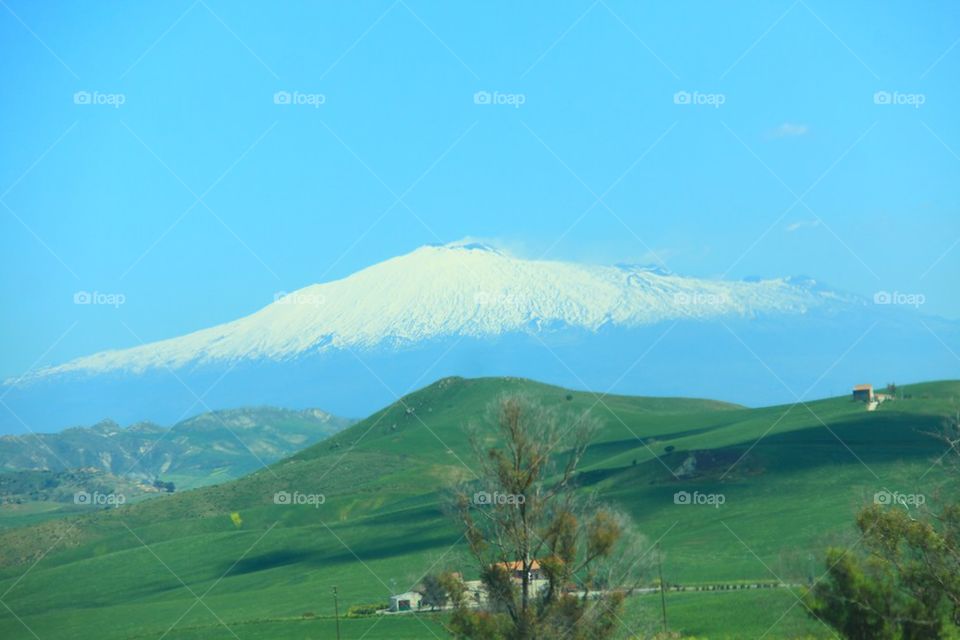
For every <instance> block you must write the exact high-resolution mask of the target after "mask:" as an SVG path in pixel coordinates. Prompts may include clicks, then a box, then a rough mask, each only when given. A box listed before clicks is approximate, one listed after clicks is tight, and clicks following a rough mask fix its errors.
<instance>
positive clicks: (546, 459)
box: [453, 396, 647, 640]
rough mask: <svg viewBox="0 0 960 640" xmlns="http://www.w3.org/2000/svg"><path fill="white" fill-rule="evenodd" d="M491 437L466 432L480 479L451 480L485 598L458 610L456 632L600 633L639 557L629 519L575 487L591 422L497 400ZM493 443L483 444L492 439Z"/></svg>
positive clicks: (632, 580) (572, 636)
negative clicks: (457, 484)
mask: <svg viewBox="0 0 960 640" xmlns="http://www.w3.org/2000/svg"><path fill="white" fill-rule="evenodd" d="M495 411H496V416H495V419H494V420H493V422H495V424H496V425H497V431H496V435H495V436H494V435H493V434H490V433H489V431H487V432H486V433H485V432H483V431H477V432H475V433H474V434H473V441H474V446H475V449H476V454H477V458H478V460H479V461H480V467H479V469H480V471H479V475H480V481H479V484H473V485H469V486H460V487H458V488H457V490H456V493H455V500H454V503H455V513H456V517H457V518H458V519H459V521H460V522H461V524H462V526H463V527H464V530H465V535H466V539H467V542H468V545H469V549H470V552H471V555H472V557H473V560H474V561H475V563H476V565H477V569H478V570H479V574H480V578H481V581H482V584H483V587H484V590H485V595H486V600H485V604H484V606H483V607H482V608H481V609H480V610H476V611H474V610H470V609H468V608H467V607H466V606H461V607H458V608H457V611H456V613H455V615H454V619H453V626H454V629H455V630H456V631H457V632H458V633H459V634H460V636H461V637H466V638H481V637H482V638H491V637H492V638H496V637H502V638H507V639H510V640H527V639H530V638H544V637H549V638H564V639H565V640H579V639H581V638H583V639H586V638H591V639H602V638H606V637H609V636H610V635H611V634H612V633H613V631H614V630H615V629H616V627H617V625H618V624H619V622H618V621H617V619H618V613H619V611H620V609H621V607H622V603H623V600H624V598H625V597H626V595H628V594H629V593H630V591H632V590H633V589H634V588H635V586H636V585H637V583H638V580H639V578H638V576H639V575H640V573H641V570H642V569H645V568H646V567H647V564H646V563H644V561H643V560H644V558H643V551H642V550H641V543H642V539H641V538H640V536H639V535H638V534H636V533H635V531H634V528H633V526H632V524H631V523H630V521H629V519H628V518H627V517H626V516H625V515H624V514H622V513H620V512H618V511H617V510H615V509H613V508H611V507H608V506H604V505H602V504H600V503H599V502H597V501H596V500H595V499H594V498H591V497H589V496H584V495H582V493H581V492H577V491H575V490H574V489H575V484H576V482H575V481H576V477H577V476H576V471H577V466H578V465H579V463H580V462H581V460H582V459H583V456H584V454H585V453H586V451H587V446H588V444H589V442H590V439H591V437H592V435H593V433H594V432H595V430H596V428H597V424H596V422H595V421H594V420H592V419H591V418H590V416H588V415H579V416H568V419H567V420H563V419H562V418H561V416H560V415H559V414H558V413H557V412H555V411H550V410H547V409H545V408H543V407H542V406H540V405H538V404H537V403H535V402H533V401H532V400H530V399H529V398H526V397H522V396H505V397H503V398H501V399H500V401H499V402H498V403H497V405H496V408H495ZM492 444H493V445H495V446H491V445H492Z"/></svg>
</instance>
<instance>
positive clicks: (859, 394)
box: [853, 384, 874, 402]
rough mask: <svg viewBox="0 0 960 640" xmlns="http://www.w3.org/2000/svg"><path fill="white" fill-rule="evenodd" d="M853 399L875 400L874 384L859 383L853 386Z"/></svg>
mask: <svg viewBox="0 0 960 640" xmlns="http://www.w3.org/2000/svg"><path fill="white" fill-rule="evenodd" d="M853 399H854V400H858V401H860V402H873V401H874V397H873V385H872V384H858V385H857V386H855V387H854V388H853Z"/></svg>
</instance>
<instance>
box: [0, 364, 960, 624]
mask: <svg viewBox="0 0 960 640" xmlns="http://www.w3.org/2000/svg"><path fill="white" fill-rule="evenodd" d="M905 391H906V392H907V395H909V396H910V397H909V398H908V399H903V400H897V401H895V402H890V403H884V404H882V405H881V406H880V407H879V408H878V410H877V411H875V412H867V411H866V410H865V408H864V405H862V404H860V403H854V402H852V401H850V400H849V399H848V398H836V399H827V400H821V401H816V402H810V403H808V404H807V405H797V406H793V407H790V406H782V407H769V408H763V409H746V408H743V407H739V406H736V405H730V404H725V403H721V402H713V401H705V400H690V399H661V398H631V397H622V396H608V397H605V398H602V399H599V400H598V398H597V397H596V396H594V395H592V394H589V393H581V392H573V391H567V390H564V389H559V388H556V387H550V386H547V385H542V384H539V383H535V382H530V381H526V380H519V379H477V380H463V379H457V378H450V379H444V380H441V381H439V382H437V383H435V384H433V385H430V386H429V387H427V388H425V389H422V390H420V391H418V392H415V393H413V394H411V395H409V396H407V397H405V398H404V399H403V401H402V402H398V403H396V404H394V405H391V406H389V407H387V408H385V409H383V410H382V411H379V412H377V413H376V414H374V415H372V416H370V417H369V418H367V419H365V420H362V421H361V422H359V423H357V424H355V425H353V426H352V427H350V428H348V429H346V430H344V431H342V432H341V433H339V434H337V435H336V436H333V437H332V438H330V439H329V440H326V441H324V442H321V443H319V444H317V445H314V446H313V447H310V448H309V449H306V450H304V451H302V452H300V453H299V454H296V455H294V456H293V457H291V458H288V459H285V460H282V461H280V462H277V463H276V464H273V465H271V467H270V468H269V469H265V470H261V471H258V472H256V473H254V474H252V475H250V476H247V477H244V478H241V479H239V480H236V481H232V482H228V483H225V484H221V485H216V486H210V487H204V488H201V489H196V490H192V491H187V492H183V493H179V494H176V495H173V496H170V497H164V498H160V499H156V500H151V501H148V502H144V503H140V504H135V505H128V506H125V507H123V508H120V509H110V510H100V511H95V512H91V513H89V514H85V515H81V516H78V517H71V518H69V519H65V520H57V521H51V522H44V523H41V524H37V525H34V526H31V527H25V528H17V529H13V530H8V531H2V532H0V594H2V595H0V600H2V602H4V603H5V604H6V605H7V606H9V609H6V608H4V607H0V637H4V638H7V637H10V638H20V637H24V638H28V637H33V636H32V635H30V632H29V631H27V628H29V629H31V630H32V631H33V632H35V633H36V635H37V636H39V637H40V638H44V639H46V638H60V637H70V638H77V639H83V638H98V639H100V638H105V639H109V638H135V637H154V638H157V637H160V636H161V635H163V634H164V633H166V635H165V636H164V637H165V638H191V639H193V638H230V637H234V635H233V634H236V636H238V637H241V638H248V637H249V638H260V637H263V638H268V637H269V638H281V639H282V638H326V637H330V629H331V626H330V625H331V621H330V620H329V618H328V616H330V615H332V613H333V601H332V598H331V595H330V593H331V588H332V586H333V585H337V586H338V588H339V593H340V601H341V610H342V611H344V610H346V608H347V607H348V606H349V605H352V604H358V603H369V602H386V600H387V598H388V596H389V595H390V593H396V592H401V591H405V590H407V589H409V588H410V587H411V586H413V585H414V584H416V583H417V582H418V581H419V579H420V577H421V576H422V575H423V574H424V573H425V572H427V571H428V570H430V569H431V567H435V568H436V567H458V568H459V567H461V566H462V567H463V569H464V570H465V571H467V573H470V571H469V566H468V565H466V564H464V563H463V557H462V550H463V549H462V545H461V544H460V542H461V541H460V538H459V536H460V532H459V531H458V530H457V529H456V528H455V527H454V526H452V524H451V523H450V521H449V519H448V518H447V517H445V516H444V515H443V512H442V508H441V505H442V502H443V499H444V487H445V486H446V485H447V484H448V483H449V482H451V481H453V480H458V479H469V478H470V477H471V473H472V472H471V464H472V460H471V453H470V451H469V447H468V444H467V436H466V433H465V431H464V425H466V424H468V423H471V422H474V423H476V424H477V425H478V427H480V428H482V425H483V422H484V418H485V417H486V415H487V407H488V405H489V403H490V402H491V401H492V400H493V399H495V398H496V397H497V396H499V395H500V394H502V393H505V392H523V393H526V394H528V395H530V396H533V397H536V398H537V399H539V400H540V401H541V402H543V403H544V404H546V405H550V406H554V407H557V408H559V409H562V410H569V413H570V414H571V415H574V414H577V413H579V412H581V411H584V410H591V412H592V413H593V414H594V415H595V416H596V417H597V419H598V420H600V421H601V422H602V425H603V426H602V430H601V432H600V434H599V437H598V439H597V440H596V441H595V442H594V443H593V445H592V447H591V449H590V451H589V452H588V455H587V457H586V464H585V466H584V473H583V474H582V475H581V477H580V483H581V485H582V486H583V490H584V491H589V490H595V491H598V492H599V493H600V494H601V495H602V496H604V497H605V498H606V499H608V500H612V501H615V502H617V503H619V504H620V505H621V506H622V507H623V508H624V509H626V510H628V511H629V512H631V513H632V515H633V516H634V518H635V519H636V521H637V523H638V525H639V526H640V528H641V530H642V531H643V532H644V533H645V534H646V535H647V536H648V537H649V538H650V540H651V542H652V541H656V540H659V542H660V544H661V546H662V548H663V549H664V551H665V553H666V559H665V563H664V567H663V570H664V577H665V579H667V580H668V581H670V582H674V583H683V584H687V585H693V584H697V583H703V582H715V581H726V582H729V581H746V580H751V581H755V580H764V581H771V580H772V581H776V580H778V579H780V578H782V579H783V580H785V581H787V582H793V581H798V580H804V579H806V578H807V577H817V576H819V575H820V573H821V572H822V567H821V561H820V557H821V554H822V550H823V548H824V546H825V545H826V544H828V543H830V542H843V541H845V540H847V541H849V542H850V543H852V542H854V538H853V537H852V533H853V532H852V530H851V526H850V523H851V520H852V514H853V513H854V512H855V510H856V509H857V508H858V507H859V506H861V505H863V504H864V503H866V502H868V501H871V500H872V499H873V495H874V494H875V493H876V492H878V491H882V490H888V491H891V492H892V491H899V492H901V493H908V492H909V493H914V492H920V493H924V494H925V495H927V496H928V500H929V501H933V500H936V494H937V487H939V486H940V484H941V482H942V475H941V472H940V470H939V468H938V467H936V466H932V465H933V462H934V460H935V459H936V458H937V456H939V455H940V453H941V452H942V447H940V446H939V445H938V443H937V442H936V441H935V440H933V439H932V438H930V437H928V436H926V435H924V433H923V432H924V431H929V430H935V429H936V428H937V427H938V426H939V422H940V420H941V416H942V415H944V414H946V413H947V412H948V411H950V410H951V408H954V407H955V406H956V405H957V402H958V399H960V382H939V383H929V384H922V385H913V386H911V387H908V388H905ZM278 492H280V493H281V496H283V495H286V494H290V496H296V495H314V494H322V495H323V497H324V502H323V504H320V505H313V504H292V502H295V501H296V500H295V498H291V499H290V500H287V501H285V500H284V499H283V498H281V500H280V502H281V504H277V503H276V502H275V496H276V494H277V493H278ZM284 492H286V493H284ZM677 492H687V493H689V494H691V495H702V494H720V495H722V496H723V499H724V503H723V504H722V506H719V507H714V506H709V505H705V504H676V502H675V498H674V496H675V494H676V493H677ZM231 514H236V517H235V518H231ZM237 521H239V522H237ZM198 597H199V598H202V602H201V601H198ZM648 600H649V598H646V597H638V598H636V599H635V601H633V602H631V610H633V609H634V608H636V609H637V610H642V611H646V612H647V613H646V616H647V617H650V618H655V616H656V608H657V606H658V605H659V603H658V602H653V601H648ZM795 602H796V600H795V598H794V597H793V596H792V594H791V593H790V592H789V590H786V589H781V590H770V591H767V592H763V593H760V592H757V593H749V592H731V593H709V594H696V593H684V594H672V595H671V598H670V600H669V601H668V607H671V608H676V613H675V614H674V615H671V616H670V617H671V626H672V628H674V629H684V630H686V631H689V632H690V633H697V634H700V635H705V636H708V637H724V635H729V636H730V637H737V628H738V627H737V624H738V623H741V622H744V621H747V620H749V625H750V628H751V629H754V628H756V629H758V630H759V631H758V633H757V634H756V635H760V634H761V633H763V631H764V630H765V629H767V628H771V627H772V630H771V631H770V633H769V634H768V635H767V636H766V637H768V638H777V637H796V636H799V635H807V634H810V635H814V636H824V637H829V635H828V634H826V631H825V630H824V628H823V627H822V626H820V625H819V624H818V623H816V622H815V621H810V620H807V619H806V617H805V615H804V614H803V609H802V607H800V606H799V605H797V606H795V607H793V608H792V609H789V613H787V614H786V615H783V616H782V617H781V615H782V614H784V612H785V611H787V610H788V608H789V607H790V606H791V605H792V604H794V603H795ZM732 612H736V613H735V614H733V613H732ZM304 614H310V615H306V616H305V615H304ZM642 617H643V616H640V615H638V616H632V617H630V619H629V620H625V625H626V626H628V627H632V626H633V625H634V624H635V622H636V620H639V619H640V618H642ZM442 622H443V619H442V617H439V618H436V619H429V620H427V619H423V620H422V619H420V617H419V616H417V617H413V618H410V617H406V618H398V617H389V618H386V619H377V620H372V621H371V620H352V621H350V623H349V624H347V625H345V627H344V629H345V633H344V637H345V638H359V637H361V636H364V637H366V638H368V639H370V638H394V637H432V635H431V633H436V634H437V635H439V636H441V637H442V635H443V633H442V626H441V625H442ZM224 623H225V624H226V625H227V626H229V627H230V629H232V632H231V631H230V630H228V629H227V628H226V627H225V626H224ZM744 623H745V622H744ZM427 627H430V631H428V630H427ZM68 629H69V632H66V631H65V630H68ZM364 634H366V635H364ZM408 634H409V635H408ZM624 634H626V631H624Z"/></svg>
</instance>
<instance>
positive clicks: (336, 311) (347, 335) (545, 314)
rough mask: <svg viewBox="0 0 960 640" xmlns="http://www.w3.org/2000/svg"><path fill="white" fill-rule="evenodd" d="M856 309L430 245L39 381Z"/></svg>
mask: <svg viewBox="0 0 960 640" xmlns="http://www.w3.org/2000/svg"><path fill="white" fill-rule="evenodd" d="M840 302H844V303H849V302H850V299H843V298H841V297H839V296H838V295H837V294H835V293H833V292H830V291H818V290H815V289H814V287H813V286H812V283H810V282H802V283H801V284H795V283H793V282H791V281H790V280H787V279H776V280H761V281H755V282H732V281H715V280H701V279H696V278H685V277H681V276H676V275H669V274H664V273H662V272H658V271H657V270H652V269H649V268H646V267H634V266H618V267H606V266H593V265H583V264H574V263H567V262H556V261H546V260H522V259H519V258H514V257H511V256H509V255H505V254H504V253H502V252H500V251H498V250H496V249H494V248H492V247H488V246H485V245H480V244H452V245H445V246H425V247H421V248H419V249H417V250H416V251H414V252H412V253H410V254H407V255H404V256H400V257H398V258H393V259H391V260H387V261H385V262H382V263H380V264H376V265H373V266H371V267H369V268H367V269H363V270H362V271H359V272H357V273H354V274H353V275H350V276H348V277H346V278H344V279H342V280H337V281H335V282H327V283H322V284H316V285H312V286H309V287H305V288H303V289H299V290H297V291H293V292H290V293H287V294H284V295H281V296H279V298H278V299H277V300H276V301H274V302H273V303H272V304H270V305H268V306H266V307H265V308H263V309H261V310H260V311H258V312H256V313H254V314H252V315H250V316H247V317H245V318H241V319H239V320H235V321H233V322H228V323H226V324H222V325H218V326H215V327H212V328H209V329H204V330H201V331H197V332H195V333H191V334H189V335H186V336H182V337H178V338H172V339H169V340H163V341H161V342H156V343H153V344H148V345H144V346H140V347H134V348H132V349H124V350H118V351H106V352H102V353H98V354H95V355H92V356H88V357H84V358H79V359H77V360H74V361H72V362H68V363H66V364H63V365H60V366H55V367H50V368H47V369H44V370H42V371H40V372H39V374H38V375H40V376H48V375H53V374H58V373H66V372H75V371H86V372H96V373H102V372H107V371H114V370H123V371H129V372H133V373H143V372H144V371H146V370H148V369H151V368H159V367H173V368H177V367H182V366H184V365H188V364H199V365H208V364H213V363H216V362H232V361H235V360H238V359H247V360H249V359H261V358H262V359H269V360H285V359H290V358H295V357H298V356H301V355H303V354H306V353H323V352H326V351H330V350H336V349H361V350H367V349H375V348H394V349H396V348H402V347H404V346H409V345H415V344H417V343H421V342H424V341H430V340H434V339H438V338H445V337H450V336H465V337H471V338H482V337H494V336H502V335H505V334H509V333H513V332H535V331H542V330H544V329H550V328H552V329H556V328H560V327H567V328H578V329H584V330H586V331H589V332H596V331H598V330H599V329H601V328H602V327H605V326H611V327H622V328H634V327H639V326H642V325H650V324H655V323H658V322H663V321H667V320H683V319H699V320H705V319H710V318H716V317H727V316H735V317H753V316H757V315H760V314H790V315H796V314H804V313H807V312H808V311H810V310H811V309H814V308H821V307H824V306H828V305H836V304H838V303H840Z"/></svg>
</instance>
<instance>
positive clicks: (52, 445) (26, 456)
mask: <svg viewBox="0 0 960 640" xmlns="http://www.w3.org/2000/svg"><path fill="white" fill-rule="evenodd" d="M350 424H352V421H351V420H348V419H345V418H340V417H337V416H334V415H331V414H329V413H327V412H325V411H321V410H319V409H306V410H301V411H294V410H289V409H278V408H274V407H255V408H245V409H230V410H223V411H215V412H210V413H203V414H200V415H197V416H194V417H192V418H188V419H186V420H183V421H181V422H178V423H176V424H175V425H173V426H172V427H170V428H166V427H162V426H160V425H157V424H154V423H152V422H140V423H136V424H132V425H130V426H128V427H126V428H124V427H121V426H120V425H119V424H117V423H116V422H114V421H113V420H103V421H101V422H98V423H96V424H94V425H93V426H90V427H73V428H70V429H65V430H64V431H62V432H60V433H53V434H26V435H18V436H0V471H11V472H15V471H54V472H64V471H73V470H77V469H95V470H98V471H101V472H104V473H108V474H112V475H115V476H121V477H131V478H143V479H153V478H158V477H174V478H185V479H187V483H188V484H197V483H200V484H203V483H205V479H206V478H207V477H210V476H211V475H212V474H216V477H217V478H218V479H221V480H222V479H229V478H235V477H239V476H242V475H244V474H246V473H249V472H250V471H254V470H256V469H258V468H260V467H262V466H263V465H264V464H270V463H272V462H274V461H276V460H279V459H280V458H283V457H285V456H288V455H290V454H292V453H294V452H296V451H298V450H299V449H301V448H304V447H307V446H310V445H312V444H315V443H317V442H319V441H321V440H323V439H324V438H326V437H329V436H331V435H333V434H335V433H337V432H339V431H340V430H341V429H343V428H345V427H347V426H349V425H350Z"/></svg>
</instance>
